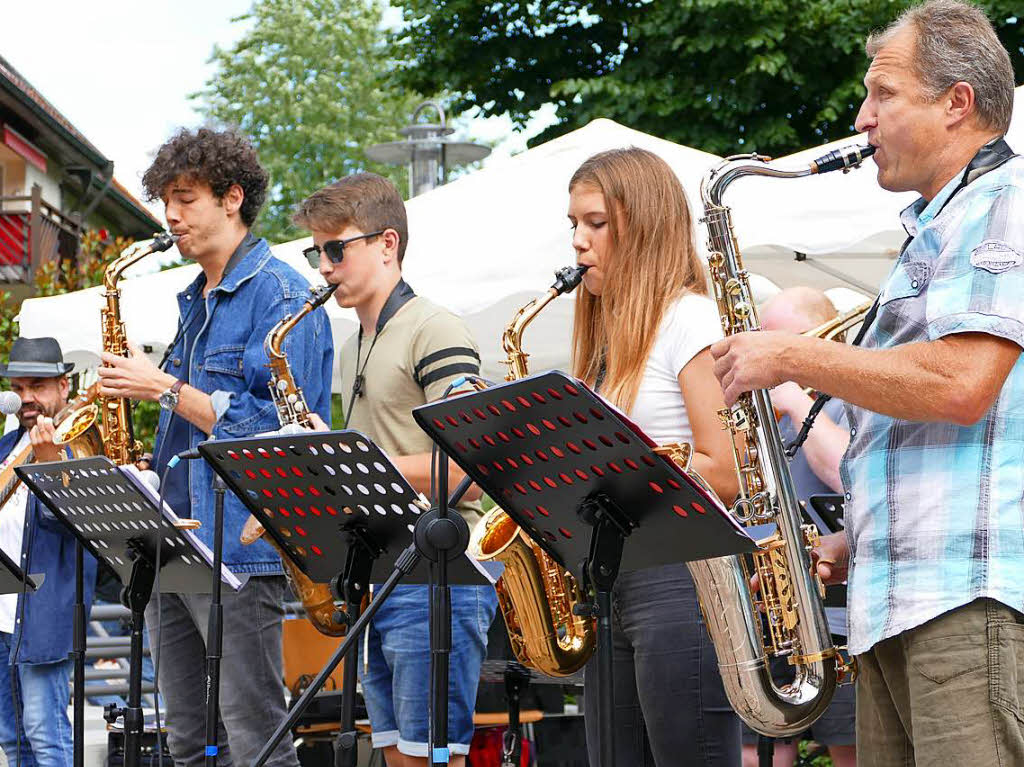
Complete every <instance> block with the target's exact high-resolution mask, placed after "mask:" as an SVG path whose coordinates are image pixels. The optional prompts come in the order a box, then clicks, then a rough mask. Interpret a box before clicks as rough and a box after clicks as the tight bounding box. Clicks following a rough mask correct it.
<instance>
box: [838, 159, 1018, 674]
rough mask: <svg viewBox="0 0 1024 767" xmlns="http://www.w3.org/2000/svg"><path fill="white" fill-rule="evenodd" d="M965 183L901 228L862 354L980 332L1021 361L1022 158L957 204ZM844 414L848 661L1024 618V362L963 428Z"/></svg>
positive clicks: (919, 209)
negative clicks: (962, 617)
mask: <svg viewBox="0 0 1024 767" xmlns="http://www.w3.org/2000/svg"><path fill="white" fill-rule="evenodd" d="M961 177H962V174H957V176H956V177H954V178H953V180H952V181H950V182H949V184H947V185H946V187H945V188H943V190H942V191H941V192H939V194H938V195H937V196H936V197H935V198H934V199H933V200H931V201H930V202H926V201H925V200H924V199H920V200H918V201H917V202H915V203H914V204H913V205H911V206H910V207H909V208H907V209H906V210H904V211H903V213H902V214H901V216H902V220H903V225H904V227H905V228H906V230H907V232H908V234H909V235H910V236H911V237H912V238H913V239H912V240H911V241H910V244H909V245H908V246H907V247H906V249H905V250H904V252H903V253H902V254H901V256H900V258H899V259H898V260H897V262H896V264H895V266H894V267H893V269H892V272H891V273H890V274H889V277H888V279H887V280H886V282H885V285H884V286H883V288H882V292H881V297H880V302H879V310H878V314H877V317H876V318H875V322H874V324H873V325H872V326H871V328H870V329H869V330H868V333H867V335H866V336H865V338H864V341H863V346H865V347H868V348H889V347H893V346H898V345H900V344H907V343H913V342H920V341H934V340H936V339H939V338H942V337H944V336H947V335H950V334H954V333H968V332H975V333H986V334H989V335H994V336H999V337H1001V338H1006V339H1009V340H1011V341H1013V342H1014V343H1016V344H1018V345H1020V346H1022V347H1024V158H1022V157H1014V158H1013V159H1010V160H1009V161H1007V162H1005V163H1004V164H1003V165H1001V166H999V167H997V168H996V169H994V170H991V171H989V172H988V173H985V174H984V175H982V176H981V177H980V178H978V179H976V180H974V181H973V182H972V183H970V184H969V185H968V186H967V187H965V188H963V189H962V190H961V191H959V193H956V194H955V196H952V195H954V192H955V191H956V189H957V186H958V185H959V184H960V181H961ZM951 196H952V199H950V198H951ZM947 201H948V204H946V203H947ZM923 395H924V392H922V396H923ZM847 413H848V416H849V422H850V437H851V439H850V446H849V448H848V450H847V452H846V456H845V457H844V459H843V462H842V465H841V467H840V471H841V475H842V479H843V485H844V487H845V488H846V490H847V493H846V524H847V528H846V529H847V535H848V536H849V539H850V546H851V551H852V555H853V560H852V568H851V573H850V581H849V585H850V588H849V618H850V637H849V640H850V652H851V653H855V654H856V653H863V652H866V651H867V650H869V649H870V648H871V647H872V646H873V645H874V644H875V643H877V642H879V641H881V640H883V639H886V638H888V637H892V636H895V635H897V634H900V633H902V632H904V631H906V630H908V629H911V628H913V627H915V626H919V625H921V624H922V623H925V622H926V621H928V620H931V619H932V618H935V617H937V616H939V615H941V614H943V613H945V612H948V611H950V610H952V609H954V608H957V607H960V606H962V605H965V604H967V603H969V602H971V601H973V600H974V599H976V598H978V597H991V598H993V599H996V600H998V601H1000V602H1002V603H1004V604H1006V605H1009V606H1010V607H1013V608H1015V609H1017V610H1024V357H1022V358H1018V360H1017V363H1016V364H1015V365H1014V367H1013V369H1012V370H1011V372H1010V374H1009V376H1008V377H1007V379H1006V382H1005V384H1004V385H1003V388H1002V391H1001V392H1000V394H999V397H998V399H997V400H996V402H995V404H994V405H993V406H992V407H991V408H990V409H989V411H988V412H987V413H986V414H985V415H984V416H983V417H982V418H981V420H979V421H978V422H977V423H975V424H972V425H971V426H958V425H956V424H952V423H917V422H911V421H904V420H901V419H898V418H891V417H889V416H885V415H880V414H878V413H872V412H869V411H867V410H865V409H863V408H859V407H853V406H850V405H847Z"/></svg>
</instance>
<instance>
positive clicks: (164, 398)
mask: <svg viewBox="0 0 1024 767" xmlns="http://www.w3.org/2000/svg"><path fill="white" fill-rule="evenodd" d="M184 385H185V382H184V381H181V380H179V381H175V382H174V383H173V384H171V388H170V389H167V390H166V391H163V392H161V393H160V396H159V397H158V398H157V402H159V403H160V407H162V408H163V409H164V410H171V411H173V410H174V408H176V407H177V406H178V392H180V391H181V387H182V386H184Z"/></svg>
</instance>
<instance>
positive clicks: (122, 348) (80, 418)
mask: <svg viewBox="0 0 1024 767" xmlns="http://www.w3.org/2000/svg"><path fill="white" fill-rule="evenodd" d="M177 240H178V238H177V236H176V235H173V234H167V233H161V234H159V235H157V236H156V237H154V238H153V239H152V240H150V241H148V242H139V243H136V244H135V245H132V246H131V247H129V248H127V249H126V250H124V251H123V252H122V253H121V255H119V256H118V257H117V258H115V259H114V260H113V261H111V262H110V263H109V264H108V265H107V268H106V269H105V270H104V272H103V299H104V302H105V303H104V306H103V311H102V314H101V321H102V327H101V335H102V345H103V351H105V352H109V353H110V354H116V355H118V356H120V357H127V356H128V338H127V336H126V334H125V330H124V321H123V320H122V319H121V291H120V289H119V288H118V286H117V284H118V281H119V280H120V279H121V275H122V274H124V271H125V270H126V269H127V268H128V267H130V266H132V265H133V264H135V263H137V262H138V261H141V260H142V259H143V258H145V257H146V256H148V255H150V254H151V253H156V252H159V251H164V250H167V249H168V248H169V247H171V246H172V245H173V244H174V243H175V242H177ZM85 408H87V409H86V410H84V411H82V412H79V413H75V414H74V416H73V417H72V418H71V419H70V425H69V428H71V426H74V425H75V424H78V425H79V426H80V425H81V424H82V423H84V422H86V421H87V420H88V414H92V416H93V419H94V421H95V422H96V423H97V424H98V425H99V430H100V434H101V435H102V439H103V453H104V455H106V456H107V458H109V459H110V460H112V461H114V462H115V463H116V464H118V465H119V466H123V465H125V464H129V463H135V462H136V461H138V460H139V458H140V457H141V456H142V443H141V442H139V441H138V440H137V439H135V429H134V427H133V424H132V411H131V403H130V402H129V400H127V399H126V398H124V397H98V398H97V400H96V403H95V404H89V405H86V406H85ZM60 436H61V435H59V434H58V438H60Z"/></svg>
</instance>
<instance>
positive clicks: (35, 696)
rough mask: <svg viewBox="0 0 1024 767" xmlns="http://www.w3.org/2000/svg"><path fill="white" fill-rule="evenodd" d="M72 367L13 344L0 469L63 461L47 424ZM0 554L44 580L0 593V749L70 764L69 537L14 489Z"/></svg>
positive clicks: (2, 522)
mask: <svg viewBox="0 0 1024 767" xmlns="http://www.w3.org/2000/svg"><path fill="white" fill-rule="evenodd" d="M72 367H73V366H72V365H71V364H70V363H67V362H64V356H63V353H62V352H61V348H60V344H58V343H57V340H56V339H54V338H18V339H16V340H15V341H14V344H13V346H12V347H11V354H10V359H9V360H8V362H7V364H6V365H0V378H6V379H7V380H8V382H9V383H10V387H11V391H13V392H14V393H15V394H17V395H18V396H19V397H21V409H20V410H19V411H18V414H17V415H18V428H17V429H16V430H14V431H11V432H8V433H7V434H5V435H4V436H3V437H2V438H0V471H3V470H4V469H8V468H10V467H11V466H12V465H14V463H15V461H16V459H17V458H18V457H19V456H22V455H23V453H24V451H25V450H27V449H31V450H32V452H33V455H34V458H35V460H36V461H38V462H40V463H43V462H47V461H59V460H61V459H62V458H64V457H65V456H66V452H65V450H64V448H63V447H62V446H61V445H57V444H54V435H55V429H54V423H53V418H54V416H55V415H57V413H59V412H60V410H61V409H62V408H63V407H64V406H65V405H66V404H67V402H68V391H69V388H70V387H69V383H68V378H67V374H68V373H69V372H71V369H72ZM0 548H2V549H3V551H4V553H5V554H6V555H7V556H8V557H10V558H11V559H12V560H13V561H14V562H16V563H18V564H19V565H20V566H21V568H22V570H23V571H24V572H25V573H26V574H33V573H41V574H42V575H43V576H44V578H43V582H42V585H40V586H39V589H38V590H37V591H35V592H26V593H24V594H2V595H0V653H2V655H3V660H2V661H0V748H2V749H3V751H4V754H5V755H6V756H7V763H8V764H9V765H10V767H16V765H20V767H33V765H38V767H71V765H72V763H73V756H74V754H73V751H72V733H71V722H70V720H69V719H68V701H69V699H70V695H71V687H70V675H71V668H72V661H71V659H70V658H69V657H68V656H69V654H70V653H71V650H72V649H73V647H72V645H73V639H74V625H73V616H74V604H75V548H76V541H75V536H74V534H73V533H72V532H71V530H70V529H68V527H67V526H65V525H64V523H63V522H61V521H59V520H58V519H57V518H56V517H55V516H54V515H53V512H51V511H50V510H49V509H48V508H47V507H46V506H45V505H44V504H43V503H42V502H41V501H39V500H38V499H37V498H36V497H35V496H34V495H33V494H31V493H30V492H29V490H28V488H27V487H26V486H25V485H24V484H23V483H19V484H18V486H17V489H16V490H15V491H14V492H13V494H12V495H10V497H9V498H7V500H6V502H5V503H4V504H3V506H2V507H0ZM83 565H84V567H83V577H84V584H85V593H84V598H85V606H86V608H85V609H86V612H88V610H89V607H90V606H91V604H92V597H93V584H94V582H95V580H96V560H95V559H94V558H93V557H92V555H91V554H88V553H86V555H85V557H84V558H83ZM19 746H20V749H19Z"/></svg>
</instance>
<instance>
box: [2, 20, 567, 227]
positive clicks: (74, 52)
mask: <svg viewBox="0 0 1024 767" xmlns="http://www.w3.org/2000/svg"><path fill="white" fill-rule="evenodd" d="M251 4H252V0H94V1H93V2H81V0H50V1H49V2H47V3H46V4H45V8H46V17H45V19H44V18H41V16H40V11H39V9H40V7H42V6H40V5H38V4H36V3H5V4H4V5H5V7H4V18H3V24H0V54H2V55H3V56H4V57H5V58H6V59H7V60H8V61H9V62H10V63H11V65H12V66H13V67H14V68H15V69H16V70H18V71H19V72H20V73H21V74H22V75H23V76H24V77H25V78H26V79H27V80H28V81H29V82H30V83H32V85H33V86H34V87H35V88H36V89H37V90H38V91H39V92H40V93H42V94H43V96H44V97H45V98H46V99H47V100H49V101H50V103H51V104H53V105H54V106H55V107H56V108H57V109H58V111H60V112H61V113H62V114H63V115H64V116H65V117H66V118H67V119H68V120H70V121H71V123H72V124H73V125H74V126H75V127H76V128H77V129H78V130H79V131H80V132H81V133H82V134H83V135H84V136H85V137H86V138H87V139H89V141H91V142H92V143H93V144H94V145H95V146H96V147H97V148H98V149H99V150H100V151H101V152H102V153H103V154H104V155H106V156H107V157H108V158H110V159H111V160H113V161H114V175H115V177H116V178H117V179H118V181H120V182H121V183H122V184H124V186H125V187H127V188H128V190H129V191H131V192H132V193H133V194H134V195H135V196H136V197H139V198H140V199H141V184H140V178H141V176H142V173H143V172H144V171H145V169H146V168H147V167H148V166H149V163H150V160H151V158H152V155H153V152H154V151H155V150H156V148H157V147H159V146H160V144H162V143H163V142H164V141H165V140H166V139H167V138H168V137H169V136H170V135H171V133H172V132H173V131H174V129H176V128H178V127H180V126H188V127H194V126H196V125H198V124H200V123H201V122H202V120H201V117H200V115H199V114H198V113H197V112H196V111H195V109H194V103H193V102H192V101H190V100H189V99H188V94H189V93H193V92H195V91H198V90H201V89H202V87H203V85H204V84H205V83H206V81H207V79H209V77H210V76H211V75H212V74H213V67H212V66H211V65H210V64H209V63H208V61H209V58H210V54H211V53H212V51H213V47H214V45H219V46H221V47H222V48H227V47H230V46H231V45H232V44H233V43H235V42H236V41H237V40H238V39H239V38H240V37H241V36H242V35H243V34H244V32H245V31H246V29H247V22H232V19H233V18H235V17H237V16H240V15H242V14H244V13H245V12H246V11H248V10H249V8H250V6H251ZM392 15H393V14H392ZM43 44H45V49H44V48H43ZM552 117H553V111H552V110H550V109H548V110H543V111H542V113H541V114H540V115H539V116H538V118H537V119H536V120H535V121H534V122H533V123H532V124H531V125H530V126H529V128H528V130H527V131H526V132H524V133H523V134H522V135H519V134H513V132H512V128H511V123H510V121H508V120H506V119H502V118H492V119H490V120H474V121H466V120H464V119H462V120H459V121H458V123H457V124H458V126H459V127H460V128H462V129H461V130H459V131H458V132H457V133H456V134H455V136H454V138H456V139H458V140H473V141H485V142H487V143H494V142H498V146H497V147H496V148H495V152H494V157H493V158H489V161H492V162H493V161H495V160H500V159H501V158H503V157H507V156H509V155H510V154H512V153H515V152H518V151H522V150H523V149H524V148H525V146H526V140H527V137H528V136H530V135H533V134H534V133H537V132H539V131H540V130H542V129H543V128H544V127H546V125H547V124H549V123H550V122H551V120H552ZM399 138H401V137H400V136H395V139H396V140H398V139H399ZM149 207H150V209H151V210H152V211H153V212H154V214H156V215H157V217H158V218H160V219H162V218H163V216H162V213H163V211H162V209H161V206H159V205H155V206H154V205H150V206H149Z"/></svg>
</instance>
